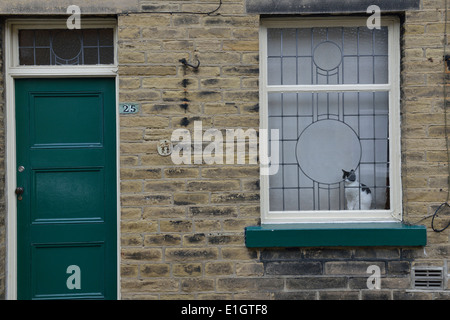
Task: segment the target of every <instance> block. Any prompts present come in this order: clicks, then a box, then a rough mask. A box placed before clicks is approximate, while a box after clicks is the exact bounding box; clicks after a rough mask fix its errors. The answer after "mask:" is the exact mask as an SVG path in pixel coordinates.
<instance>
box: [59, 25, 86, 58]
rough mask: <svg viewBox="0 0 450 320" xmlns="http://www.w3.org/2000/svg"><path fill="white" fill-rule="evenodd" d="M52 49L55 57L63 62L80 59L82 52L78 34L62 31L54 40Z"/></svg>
mask: <svg viewBox="0 0 450 320" xmlns="http://www.w3.org/2000/svg"><path fill="white" fill-rule="evenodd" d="M52 49H53V52H54V53H55V55H56V56H57V57H58V58H60V59H63V60H71V59H75V58H76V57H78V55H79V54H80V52H81V39H80V35H79V33H77V32H68V31H61V32H58V33H56V34H55V35H54V36H53V39H52Z"/></svg>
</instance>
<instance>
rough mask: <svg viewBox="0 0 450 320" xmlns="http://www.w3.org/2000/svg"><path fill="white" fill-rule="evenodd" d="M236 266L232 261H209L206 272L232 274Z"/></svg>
mask: <svg viewBox="0 0 450 320" xmlns="http://www.w3.org/2000/svg"><path fill="white" fill-rule="evenodd" d="M233 272H234V267H233V264H232V263H231V262H208V263H206V264H205V274H206V275H207V276H218V275H222V276H223V275H231V274H233Z"/></svg>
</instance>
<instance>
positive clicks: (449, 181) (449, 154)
mask: <svg viewBox="0 0 450 320" xmlns="http://www.w3.org/2000/svg"><path fill="white" fill-rule="evenodd" d="M447 1H448V0H445V18H444V19H445V20H444V77H443V78H444V86H443V87H444V133H445V148H446V151H447V170H448V177H447V199H446V200H445V202H444V203H442V204H441V205H440V206H439V207H438V208H437V209H436V211H435V212H434V213H433V215H432V219H431V228H432V229H433V231H435V232H442V231H444V230H445V229H447V228H448V227H449V226H450V220H449V222H448V223H447V225H446V226H445V227H443V228H441V229H437V228H436V227H435V226H434V219H435V218H437V217H438V213H439V212H440V211H441V209H443V208H450V205H449V204H448V201H449V200H450V151H449V147H448V124H447V72H446V71H447V68H448V67H447V63H448V57H447V11H448V10H447V9H448V8H447Z"/></svg>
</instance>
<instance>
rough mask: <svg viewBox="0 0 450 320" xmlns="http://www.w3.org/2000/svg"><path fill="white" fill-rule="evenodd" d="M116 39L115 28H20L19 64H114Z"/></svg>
mask: <svg viewBox="0 0 450 320" xmlns="http://www.w3.org/2000/svg"><path fill="white" fill-rule="evenodd" d="M113 38H114V37H113V29H82V30H69V29H54V30H53V29H52V30H49V29H37V30H28V29H27V30H19V64H20V65H35V66H40V65H97V64H113V63H114V42H113Z"/></svg>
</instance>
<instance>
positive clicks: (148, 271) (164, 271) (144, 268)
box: [139, 263, 170, 278]
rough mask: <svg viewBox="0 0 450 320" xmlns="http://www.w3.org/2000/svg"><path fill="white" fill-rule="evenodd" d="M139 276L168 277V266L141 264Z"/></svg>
mask: <svg viewBox="0 0 450 320" xmlns="http://www.w3.org/2000/svg"><path fill="white" fill-rule="evenodd" d="M139 267H140V275H141V277H143V278H147V277H170V265H169V264H156V263H155V264H143V265H140V266H139Z"/></svg>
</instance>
